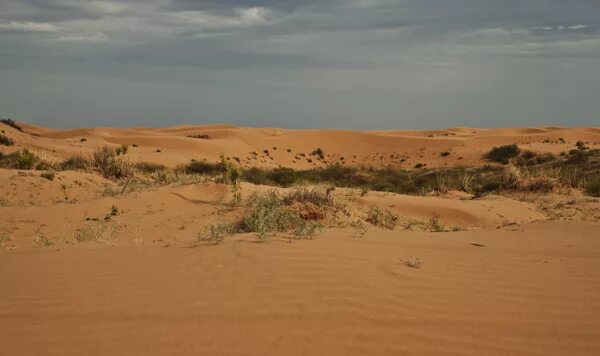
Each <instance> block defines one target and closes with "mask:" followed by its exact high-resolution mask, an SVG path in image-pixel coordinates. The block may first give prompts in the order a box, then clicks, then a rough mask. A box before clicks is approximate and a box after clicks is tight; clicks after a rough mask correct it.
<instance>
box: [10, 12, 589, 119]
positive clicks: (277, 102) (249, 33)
mask: <svg viewBox="0 0 600 356" xmlns="http://www.w3.org/2000/svg"><path fill="white" fill-rule="evenodd" d="M0 116H4V117H6V116H10V117H12V118H14V119H16V120H22V121H29V122H33V123H37V124H42V125H46V126H50V127H83V126H168V125H177V124H203V123H213V122H227V123H232V124H237V125H245V126H278V127H288V128H311V127H313V128H348V129H391V128H398V129H402V128H441V127H451V126H478V127H498V126H537V125H566V126H586V125H587V126H600V125H599V123H600V0H348V1H343V0H221V1H218V0H197V1H193V0H123V1H87V0H0Z"/></svg>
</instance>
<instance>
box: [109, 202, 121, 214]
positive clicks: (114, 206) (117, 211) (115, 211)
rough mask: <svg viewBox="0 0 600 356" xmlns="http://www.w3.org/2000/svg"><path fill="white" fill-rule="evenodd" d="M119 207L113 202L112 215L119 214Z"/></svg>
mask: <svg viewBox="0 0 600 356" xmlns="http://www.w3.org/2000/svg"><path fill="white" fill-rule="evenodd" d="M119 212H120V211H119V208H118V207H117V206H116V205H114V204H113V206H111V207H110V215H112V216H117V215H119Z"/></svg>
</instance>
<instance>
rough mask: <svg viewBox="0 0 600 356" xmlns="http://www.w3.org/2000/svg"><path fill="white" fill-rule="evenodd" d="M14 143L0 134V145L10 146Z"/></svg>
mask: <svg viewBox="0 0 600 356" xmlns="http://www.w3.org/2000/svg"><path fill="white" fill-rule="evenodd" d="M14 143H15V142H14V141H13V140H12V139H11V138H10V137H8V136H5V135H2V134H0V145H3V146H12V145H13V144H14Z"/></svg>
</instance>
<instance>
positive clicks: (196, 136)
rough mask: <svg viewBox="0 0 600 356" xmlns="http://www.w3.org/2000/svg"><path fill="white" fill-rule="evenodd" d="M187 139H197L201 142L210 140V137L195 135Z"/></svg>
mask: <svg viewBox="0 0 600 356" xmlns="http://www.w3.org/2000/svg"><path fill="white" fill-rule="evenodd" d="M188 137H190V138H198V139H201V140H210V136H209V135H207V134H196V135H190V136H188Z"/></svg>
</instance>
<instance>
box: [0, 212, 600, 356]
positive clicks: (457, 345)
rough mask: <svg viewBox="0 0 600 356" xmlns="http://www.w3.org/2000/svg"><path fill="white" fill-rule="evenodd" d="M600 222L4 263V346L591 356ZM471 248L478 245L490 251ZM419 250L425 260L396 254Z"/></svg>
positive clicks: (57, 253)
mask: <svg viewBox="0 0 600 356" xmlns="http://www.w3.org/2000/svg"><path fill="white" fill-rule="evenodd" d="M598 231H600V225H599V224H597V223H573V222H558V221H554V222H535V223H528V224H524V225H521V226H518V227H515V226H510V227H505V228H500V229H493V230H486V231H465V232H456V233H438V234H435V233H416V232H402V233H399V232H383V231H372V232H369V233H368V234H367V235H365V236H364V237H363V238H360V239H357V238H353V237H352V236H351V234H350V233H349V232H348V231H346V230H329V231H328V232H327V234H326V235H325V236H321V237H319V238H317V239H315V240H310V241H295V242H292V243H289V242H287V241H286V240H275V241H271V242H268V243H263V244H257V243H254V242H253V239H251V238H250V237H249V236H239V237H236V238H234V239H231V240H227V241H226V242H225V244H223V245H220V246H213V247H202V248H185V247H169V248H164V247H148V246H144V247H122V248H110V247H95V246H94V247H90V246H85V247H77V248H62V249H60V250H57V249H55V248H52V249H23V250H14V251H12V252H11V253H10V254H3V255H2V256H1V257H0V281H1V282H2V288H0V300H2V307H1V308H0V330H2V332H1V333H0V349H1V350H2V354H5V355H84V354H85V355H175V354H176V355H265V354H270V355H316V354H328V355H399V354H406V355H442V354H443V355H598V354H600V298H598V296H599V295H600V239H598ZM473 244H481V245H485V247H481V246H475V245H473ZM411 257H413V258H414V257H419V258H420V260H421V261H422V262H423V266H422V268H420V269H415V268H410V267H408V266H406V265H405V264H404V261H405V260H407V259H409V258H411Z"/></svg>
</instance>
